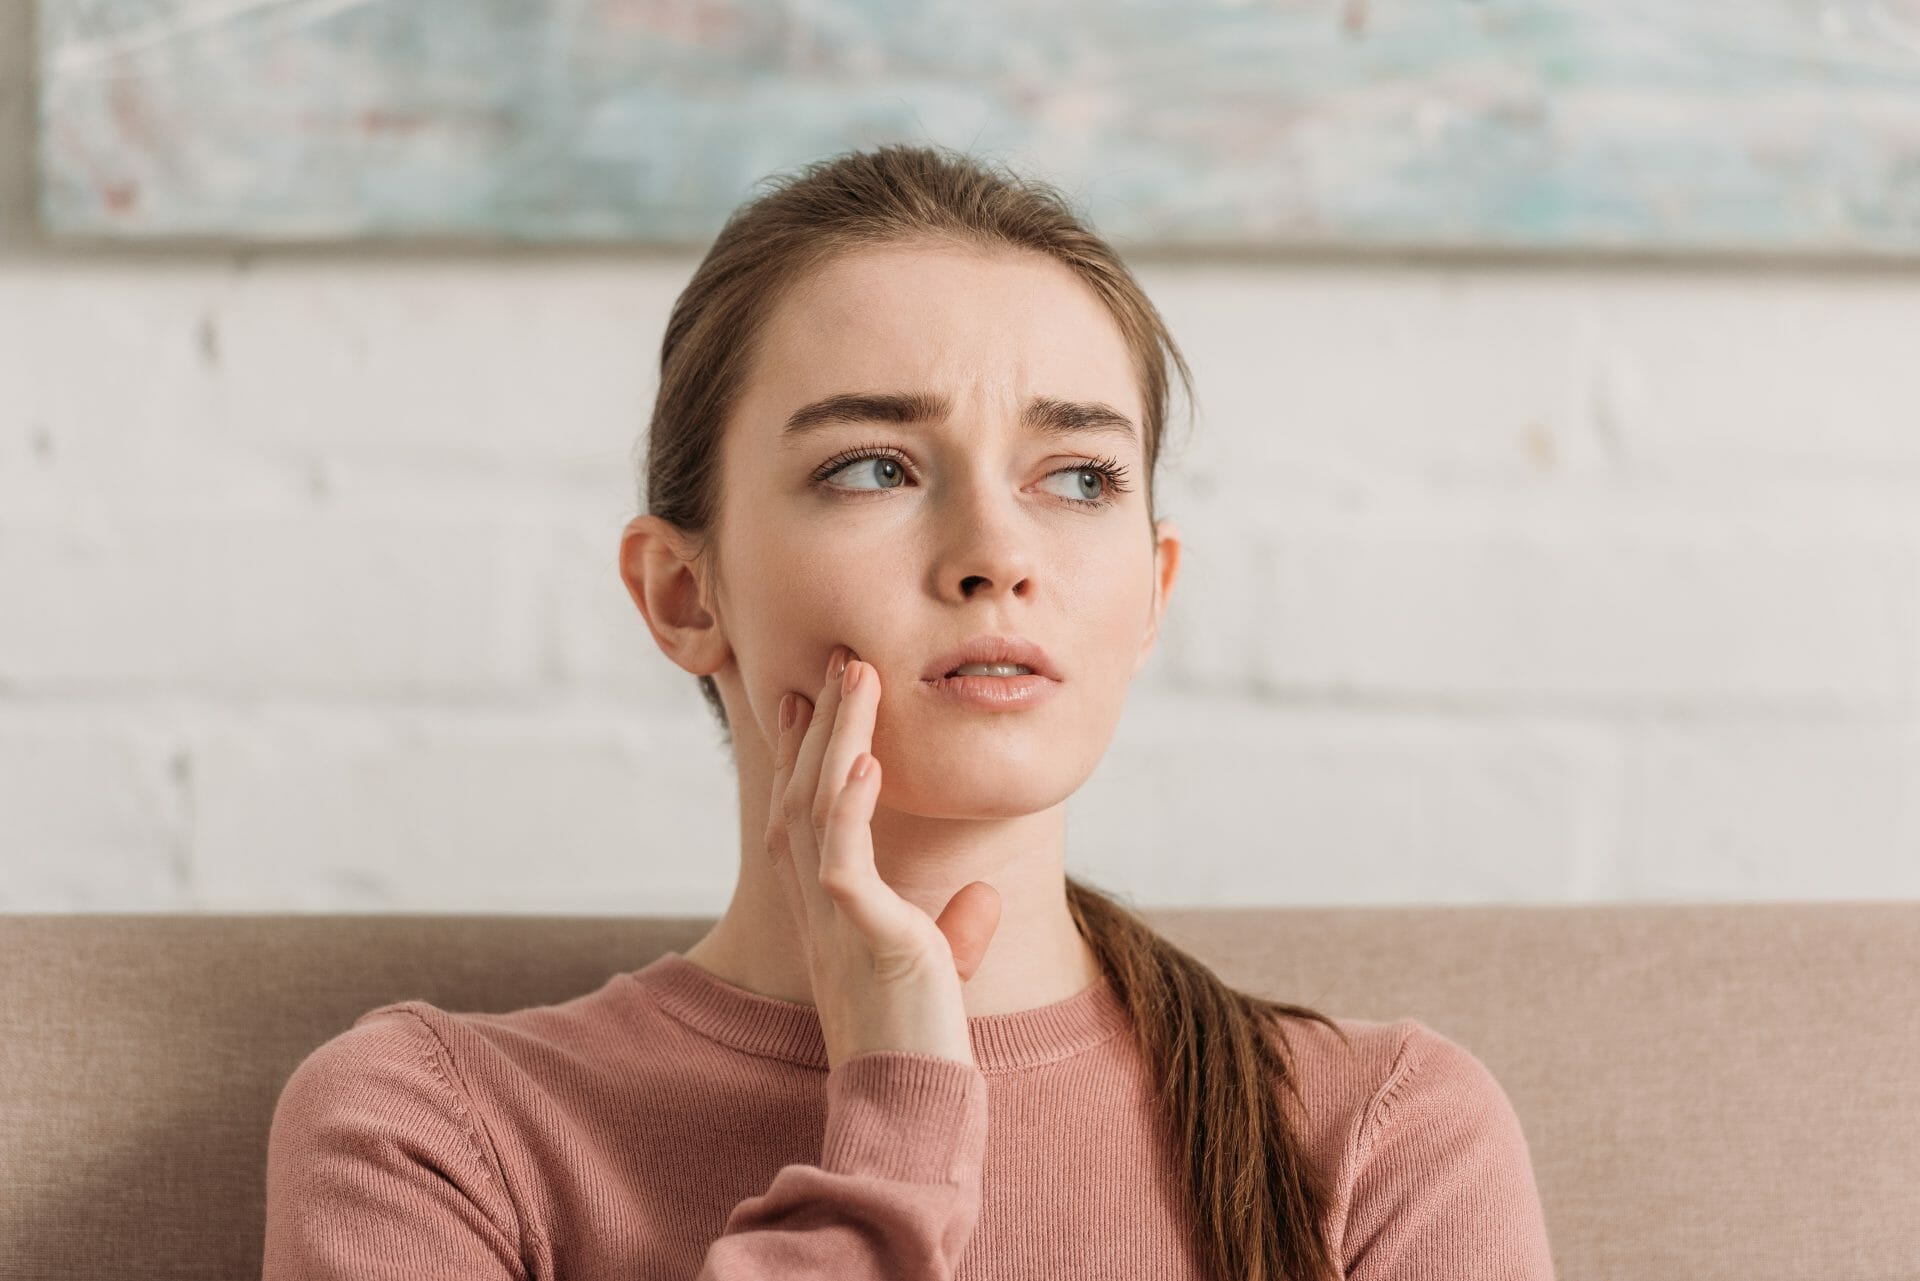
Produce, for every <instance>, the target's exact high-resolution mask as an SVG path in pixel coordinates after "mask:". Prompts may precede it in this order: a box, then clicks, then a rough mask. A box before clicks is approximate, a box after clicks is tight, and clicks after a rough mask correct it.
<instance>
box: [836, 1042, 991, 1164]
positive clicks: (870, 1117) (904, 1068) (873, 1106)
mask: <svg viewBox="0 0 1920 1281" xmlns="http://www.w3.org/2000/svg"><path fill="white" fill-rule="evenodd" d="M986 1146H987V1078H986V1076H985V1074H983V1073H982V1072H981V1071H980V1069H979V1067H977V1066H976V1065H973V1064H969V1063H962V1062H960V1061H958V1060H957V1059H948V1058H942V1057H940V1056H939V1055H935V1054H922V1053H919V1052H917V1051H911V1050H870V1051H868V1052H867V1053H865V1054H856V1055H854V1056H853V1057H852V1058H849V1059H845V1060H843V1061H842V1062H840V1063H838V1064H836V1065H835V1066H834V1067H833V1069H832V1071H830V1072H829V1073H828V1074H827V1126H826V1136H825V1139H824V1142H823V1144H822V1151H821V1157H820V1167H821V1168H822V1169H824V1170H829V1171H832V1172H834V1173H838V1174H860V1175H869V1176H878V1177H880V1178H886V1179H896V1180H899V1181H902V1182H906V1183H966V1182H969V1181H974V1180H977V1179H978V1178H979V1177H980V1170H981V1165H982V1162H983V1161H984V1159H985V1156H986Z"/></svg>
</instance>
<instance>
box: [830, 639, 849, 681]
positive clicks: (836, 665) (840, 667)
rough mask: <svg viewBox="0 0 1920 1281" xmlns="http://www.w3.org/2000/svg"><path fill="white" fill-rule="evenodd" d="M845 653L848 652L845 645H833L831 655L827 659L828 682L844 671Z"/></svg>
mask: <svg viewBox="0 0 1920 1281" xmlns="http://www.w3.org/2000/svg"><path fill="white" fill-rule="evenodd" d="M847 653H848V651H847V647H846V646H845V645H835V646H834V647H833V653H832V654H831V655H829V656H828V658H827V679H828V680H832V679H833V678H834V677H836V676H838V675H839V674H840V673H841V672H842V671H844V670H845V669H846V666H847Z"/></svg>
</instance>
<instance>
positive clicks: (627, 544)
mask: <svg viewBox="0 0 1920 1281" xmlns="http://www.w3.org/2000/svg"><path fill="white" fill-rule="evenodd" d="M697 562H698V549H697V547H696V545H695V541H694V540H693V539H691V538H689V537H688V536H687V535H686V534H685V533H683V532H682V531H681V530H679V529H677V528H675V527H674V526H672V525H670V524H668V523H667V522H666V521H664V520H662V519H660V517H658V516H651V515H648V516H635V517H634V518H633V519H632V520H630V521H628V522H627V527H626V529H625V530H624V531H623V532H622V533H621V535H620V581H621V582H623V583H625V584H626V585H627V595H629V596H631V597H632V598H633V603H634V604H635V605H637V606H638V607H639V609H640V614H641V617H643V618H645V619H646V620H647V629H648V630H649V631H651V632H652V633H653V639H654V643H655V644H657V645H659V646H660V650H661V652H662V653H664V654H665V655H666V656H667V657H668V658H671V659H672V660H673V661H674V662H675V663H677V664H679V665H680V666H681V667H682V668H684V669H685V670H687V671H689V672H691V673H693V674H694V675H695V676H710V675H712V674H713V673H714V672H717V671H719V670H720V669H721V668H722V667H724V666H726V663H727V659H728V657H729V656H730V655H731V653H732V651H731V650H730V649H729V648H728V646H727V638H726V636H725V635H724V634H723V633H722V632H721V629H720V622H719V620H718V619H717V618H716V617H714V615H713V613H712V611H711V610H710V609H709V608H708V602H707V601H706V599H705V595H706V593H705V585H704V583H703V582H702V577H701V575H700V573H699V565H698V563H697Z"/></svg>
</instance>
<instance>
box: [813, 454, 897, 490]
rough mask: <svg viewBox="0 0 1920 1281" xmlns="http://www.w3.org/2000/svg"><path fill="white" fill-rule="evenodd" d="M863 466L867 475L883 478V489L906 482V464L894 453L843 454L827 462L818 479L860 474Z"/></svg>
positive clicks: (855, 486) (855, 487) (894, 487)
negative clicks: (849, 456) (848, 456)
mask: <svg viewBox="0 0 1920 1281" xmlns="http://www.w3.org/2000/svg"><path fill="white" fill-rule="evenodd" d="M862 466H865V467H866V469H867V471H866V474H867V475H869V476H877V477H879V478H880V479H881V480H882V482H883V483H882V484H881V485H880V486H879V488H881V489H898V488H899V487H900V486H901V485H903V484H905V483H906V479H907V467H906V464H905V463H903V462H901V461H900V460H899V459H898V458H896V457H894V456H893V455H892V454H883V453H865V454H859V455H856V456H855V457H853V458H846V457H844V456H843V457H841V458H836V459H833V460H831V461H829V462H828V463H827V464H826V468H825V469H823V470H822V471H821V472H820V473H819V475H818V479H820V480H828V479H830V478H832V477H834V476H841V475H849V474H850V475H859V474H860V468H861V467H862ZM839 488H842V489H861V488H863V487H862V486H859V485H842V486H840V487H839ZM866 492H868V493H871V492H873V491H872V490H867V491H866Z"/></svg>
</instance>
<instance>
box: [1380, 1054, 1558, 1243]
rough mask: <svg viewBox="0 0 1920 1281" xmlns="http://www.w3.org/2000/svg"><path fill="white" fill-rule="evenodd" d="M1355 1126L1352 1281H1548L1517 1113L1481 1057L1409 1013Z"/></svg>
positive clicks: (1542, 1225)
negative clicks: (1388, 1065) (1358, 1130)
mask: <svg viewBox="0 0 1920 1281" xmlns="http://www.w3.org/2000/svg"><path fill="white" fill-rule="evenodd" d="M1406 1022H1407V1031H1406V1035H1405V1038H1404V1039H1403V1041H1402V1042H1401V1046H1400V1052H1399V1055H1398V1057H1397V1058H1396V1060H1395V1062H1394V1066H1393V1070H1392V1071H1391V1072H1390V1073H1388V1076H1387V1081H1386V1083H1385V1084H1384V1085H1383V1086H1382V1087H1381V1089H1380V1091H1379V1093H1378V1095H1377V1096H1376V1098H1375V1100H1374V1103H1373V1106H1372V1107H1371V1108H1370V1109H1369V1110H1368V1114H1367V1118H1366V1121H1365V1123H1364V1125H1363V1128H1362V1138H1361V1152H1360V1158H1359V1167H1358V1172H1357V1174H1356V1176H1355V1180H1354V1186H1353V1192H1352V1197H1351V1200H1350V1202H1349V1205H1350V1210H1349V1214H1348V1219H1347V1227H1346V1232H1345V1253H1346V1255H1347V1260H1346V1268H1347V1273H1346V1275H1347V1277H1348V1278H1349V1281H1457V1278H1460V1277H1473V1278H1476V1281H1553V1257H1552V1253H1551V1251H1550V1249H1549V1248H1548V1241H1547V1228H1546V1218H1545V1214H1544V1212H1543V1210H1542V1207H1541V1204H1540V1194H1539V1191H1538V1188H1537V1187H1536V1185H1535V1183H1534V1176H1533V1165H1532V1161H1531V1158H1530V1156H1529V1154H1528V1150H1527V1140H1526V1136H1525V1135H1524V1134H1523V1133H1522V1131H1521V1129H1520V1119H1519V1117H1518V1116H1517V1115H1516V1114H1515V1112H1514V1110H1513V1104H1512V1103H1511V1101H1510V1100H1509V1099H1508V1098H1507V1095H1506V1091H1505V1090H1503V1089H1502V1088H1501V1087H1500V1083H1499V1081H1497V1080H1496V1079H1495V1078H1494V1076H1493V1073H1492V1072H1491V1071H1489V1070H1488V1069H1487V1066H1486V1065H1485V1064H1484V1063H1482V1062H1481V1061H1480V1060H1479V1059H1477V1058H1476V1057H1474V1055H1473V1054H1472V1053H1471V1052H1469V1051H1468V1050H1467V1049H1466V1048H1464V1047H1463V1046H1461V1045H1459V1044H1457V1043H1455V1042H1453V1041H1451V1040H1448V1039H1447V1038H1446V1037H1444V1036H1442V1035H1441V1034H1440V1033H1438V1032H1435V1031H1434V1030H1433V1029H1432V1028H1429V1027H1428V1026H1426V1025H1425V1024H1424V1023H1421V1022H1419V1021H1418V1020H1416V1019H1409V1020H1407V1021H1406Z"/></svg>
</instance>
